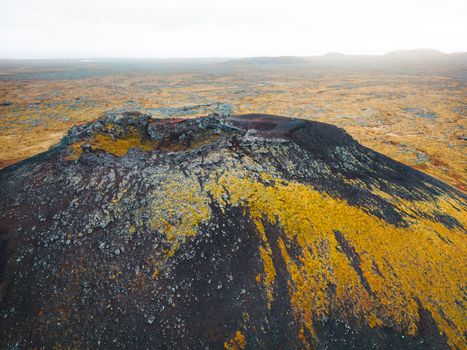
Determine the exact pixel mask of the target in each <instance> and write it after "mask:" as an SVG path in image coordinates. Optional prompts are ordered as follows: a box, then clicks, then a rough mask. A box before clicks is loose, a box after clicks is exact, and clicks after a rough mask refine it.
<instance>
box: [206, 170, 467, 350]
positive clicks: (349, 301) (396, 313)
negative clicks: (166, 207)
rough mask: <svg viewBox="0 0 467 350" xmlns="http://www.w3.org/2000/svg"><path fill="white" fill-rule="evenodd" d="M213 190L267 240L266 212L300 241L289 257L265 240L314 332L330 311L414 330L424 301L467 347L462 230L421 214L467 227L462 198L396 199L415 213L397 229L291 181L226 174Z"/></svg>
mask: <svg viewBox="0 0 467 350" xmlns="http://www.w3.org/2000/svg"><path fill="white" fill-rule="evenodd" d="M208 188H209V189H210V191H211V194H212V195H213V197H214V198H216V199H218V200H219V197H217V196H218V195H219V194H222V192H223V189H225V191H227V192H228V195H229V198H230V202H231V204H232V205H234V206H245V207H248V209H249V212H250V213H251V216H252V218H253V219H254V220H255V221H256V222H257V227H258V228H259V230H258V234H259V235H260V236H261V237H263V236H264V232H261V227H263V226H262V221H263V220H264V218H267V219H268V220H269V221H270V222H271V223H272V224H278V225H280V226H281V227H282V228H283V230H284V232H285V235H286V236H285V237H287V239H289V240H291V241H293V242H297V244H298V245H299V246H300V248H301V254H300V256H299V257H298V258H293V259H292V258H291V256H290V254H289V253H288V251H287V247H286V244H285V243H284V241H283V239H282V238H281V239H279V240H278V242H277V243H276V242H269V244H277V245H278V246H279V248H280V250H281V254H282V256H283V258H284V261H285V262H286V266H287V269H288V271H289V273H290V276H291V279H292V283H291V284H290V285H289V288H290V294H291V296H290V297H291V303H292V306H293V309H294V312H295V315H296V318H297V319H298V320H299V322H302V324H303V325H304V326H305V327H307V328H308V329H309V330H310V332H312V334H313V328H312V323H311V320H312V319H313V318H315V317H316V318H320V317H325V316H327V315H328V314H329V312H330V311H331V310H333V312H339V313H340V316H341V317H344V318H345V317H348V318H350V317H354V315H359V318H361V320H362V322H364V323H366V324H367V325H368V326H370V327H382V326H395V327H396V329H397V330H399V331H401V332H405V333H407V334H415V333H416V332H417V325H418V322H419V307H418V303H420V305H421V307H422V308H424V309H426V310H427V311H428V312H429V313H430V314H431V315H432V317H433V318H434V320H435V321H436V323H437V325H438V327H439V329H440V330H441V331H442V333H444V334H445V335H446V336H447V337H448V339H449V343H450V344H451V346H454V347H459V348H461V347H463V346H464V345H465V342H464V336H463V334H464V332H465V323H464V312H463V310H464V307H465V302H464V301H463V300H464V299H463V298H462V295H463V291H462V286H464V285H465V283H464V282H465V275H466V272H467V271H466V266H467V265H466V258H465V256H466V253H467V252H466V244H465V243H466V241H465V235H464V234H465V232H463V230H461V229H458V228H453V229H448V228H446V227H445V226H444V225H442V224H441V223H439V222H437V221H436V219H435V218H434V217H427V218H425V217H422V216H421V215H420V212H423V213H433V212H435V211H440V212H443V213H445V214H448V215H451V216H452V217H454V218H455V219H456V220H457V221H459V222H460V223H461V224H462V225H463V226H464V227H466V225H467V222H466V221H467V220H466V215H465V204H464V203H463V202H462V201H461V200H460V199H459V200H454V199H451V198H448V197H440V198H438V200H437V201H435V202H434V203H431V202H416V201H415V202H411V201H404V200H403V199H402V198H397V199H393V201H397V203H398V206H399V208H400V210H401V212H406V213H407V215H414V216H415V218H409V216H407V217H406V219H407V221H409V222H410V225H409V227H396V226H394V225H391V224H388V223H387V222H386V221H384V220H381V219H379V218H377V217H375V216H373V215H370V214H368V213H367V212H366V211H364V210H362V209H360V208H358V207H355V206H350V205H349V204H348V203H347V202H346V201H345V200H341V199H336V198H333V197H331V196H329V195H327V194H325V193H320V192H318V191H316V190H314V189H313V188H312V187H310V186H306V185H303V184H299V183H295V182H286V181H279V180H276V181H275V185H274V186H265V185H264V184H263V183H262V182H259V181H255V180H252V179H249V178H248V176H246V175H245V174H243V175H242V174H239V173H227V174H224V175H223V176H221V177H220V178H219V179H218V180H217V179H213V181H211V183H210V184H208ZM459 208H460V209H459ZM336 230H337V231H339V232H340V233H341V235H342V236H343V237H344V239H345V240H346V242H347V243H348V245H349V246H350V247H352V249H353V250H354V251H355V253H356V254H358V257H359V261H358V264H359V269H360V271H358V270H357V269H356V268H355V267H354V266H352V259H353V258H352V257H349V256H348V252H347V253H346V252H345V250H344V248H343V247H341V246H340V244H339V242H338V241H337V240H336V234H335V231H336ZM440 237H442V238H444V239H445V240H449V241H450V242H451V243H446V242H445V241H443V240H442V239H440ZM260 253H261V257H262V258H263V262H264V263H265V264H264V265H265V271H266V270H268V271H275V269H273V268H271V267H267V266H268V265H270V264H271V263H272V260H271V259H270V256H269V254H267V253H268V252H267V251H266V250H265V249H263V248H260ZM297 259H298V260H297ZM353 263H354V264H355V261H354V262H353ZM375 266H376V267H375ZM268 276H269V277H268ZM271 276H273V274H272V273H271V274H269V275H268V273H266V278H265V280H267V281H271V280H272V277H271ZM362 280H365V281H366V285H365V283H364V282H362ZM331 289H333V292H332V294H331V295H330V294H329V293H330V290H331ZM267 293H268V292H267V290H266V294H267Z"/></svg>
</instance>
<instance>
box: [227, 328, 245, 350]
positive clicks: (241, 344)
mask: <svg viewBox="0 0 467 350" xmlns="http://www.w3.org/2000/svg"><path fill="white" fill-rule="evenodd" d="M245 347H246V339H245V336H244V335H243V334H242V332H240V331H237V332H236V333H235V336H234V337H233V338H232V339H230V340H229V341H226V342H225V343H224V349H227V350H243V349H245Z"/></svg>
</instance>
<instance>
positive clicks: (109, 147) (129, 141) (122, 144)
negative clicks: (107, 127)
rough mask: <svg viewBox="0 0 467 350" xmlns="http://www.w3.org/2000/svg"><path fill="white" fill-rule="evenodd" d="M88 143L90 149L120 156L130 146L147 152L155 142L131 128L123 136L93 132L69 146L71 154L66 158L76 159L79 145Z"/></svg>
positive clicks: (124, 153)
mask: <svg viewBox="0 0 467 350" xmlns="http://www.w3.org/2000/svg"><path fill="white" fill-rule="evenodd" d="M85 143H89V145H90V146H91V149H95V150H102V151H105V152H107V153H111V154H113V155H115V156H117V157H122V156H124V155H126V154H127V153H128V151H129V150H130V149H132V148H139V149H141V150H143V151H146V152H149V151H152V150H154V149H155V147H156V144H155V143H154V142H152V141H150V140H143V139H142V138H141V135H140V134H139V133H138V132H137V131H136V130H132V131H131V132H130V133H129V135H127V136H125V137H121V138H119V137H113V136H111V135H109V134H95V135H93V137H92V138H91V139H90V140H89V141H88V142H87V141H78V142H75V143H73V144H72V145H70V146H69V149H70V151H71V154H70V155H69V156H68V157H67V158H66V159H67V160H76V159H78V158H79V157H80V156H81V153H82V150H81V146H82V145H83V144H85Z"/></svg>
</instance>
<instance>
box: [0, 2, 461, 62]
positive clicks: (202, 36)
mask: <svg viewBox="0 0 467 350" xmlns="http://www.w3.org/2000/svg"><path fill="white" fill-rule="evenodd" d="M466 13H467V1H465V0H444V1H439V0H424V1H416V0H391V1H389V0H353V1H349V0H345V1H338V0H287V1H277V0H256V1H255V0H236V1H232V0H229V1H225V0H197V1H195V0H190V1H189V0H165V1H160V0H157V1H150V0H132V1H121V0H79V1H78V0H0V57H9V56H10V57H15V56H17V57H29V56H30V57H40V56H42V57H51V56H52V57H53V56H60V57H73V56H99V55H100V56H102V55H104V56H127V57H128V56H146V57H174V56H258V55H309V54H320V53H325V52H328V51H340V52H345V53H383V52H387V51H391V50H395V49H408V48H419V47H430V48H435V49H439V50H443V51H447V52H452V51H466V50H467V26H466V24H465V23H466V22H465V18H464V17H465V14H466Z"/></svg>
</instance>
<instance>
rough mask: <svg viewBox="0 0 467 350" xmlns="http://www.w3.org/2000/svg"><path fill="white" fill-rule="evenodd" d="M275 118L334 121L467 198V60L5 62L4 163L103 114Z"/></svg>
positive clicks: (0, 64) (0, 157) (0, 126)
mask: <svg viewBox="0 0 467 350" xmlns="http://www.w3.org/2000/svg"><path fill="white" fill-rule="evenodd" d="M108 110H113V111H141V112H144V113H149V114H151V115H153V116H154V117H160V118H172V117H189V118H192V117H196V116H203V115H207V114H209V113H219V114H242V113H270V114H278V115H287V116H291V117H298V118H304V119H308V120H315V121H322V122H327V123H330V124H333V125H336V126H338V127H341V128H344V129H345V130H346V131H347V132H348V133H349V134H350V135H352V136H353V137H354V138H356V139H357V140H358V141H359V142H361V143H362V144H363V145H365V146H368V147H370V148H372V149H374V150H376V151H378V152H381V153H383V154H385V155H387V156H389V157H392V158H394V159H396V160H398V161H401V162H402V163H405V164H407V165H410V166H412V167H415V168H417V169H419V170H422V171H424V172H426V173H428V174H431V175H433V176H435V177H436V178H438V179H441V180H443V181H445V182H447V183H449V184H451V185H452V186H454V187H456V188H458V189H460V190H463V191H465V190H466V181H467V174H466V168H467V166H466V157H465V154H466V152H465V144H466V139H467V130H466V127H467V55H466V54H452V55H447V54H442V53H438V52H436V51H424V50H416V51H409V52H395V53H392V54H387V55H383V56H345V55H340V54H328V55H325V56H316V57H303V58H302V57H279V58H277V57H276V58H267V57H263V58H252V59H191V60H190V59H180V60H162V59H161V60H149V59H146V60H144V59H140V60H136V59H135V60H124V59H113V60H104V59H102V60H99V59H97V60H96V59H95V60H22V61H21V60H19V61H18V60H17V61H15V60H3V61H0V145H1V146H0V166H1V167H5V166H8V165H11V164H13V163H15V162H18V161H20V160H22V159H25V158H27V157H30V156H33V155H35V154H38V153H40V152H44V151H46V150H47V149H48V148H49V147H51V146H52V145H54V144H56V143H57V142H58V141H59V140H60V139H61V138H62V137H63V136H64V135H65V134H66V132H67V130H68V129H69V128H70V127H71V126H73V125H75V124H82V123H85V122H89V121H92V120H95V119H97V118H98V117H100V116H101V115H102V114H103V113H104V112H105V111H108Z"/></svg>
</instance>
